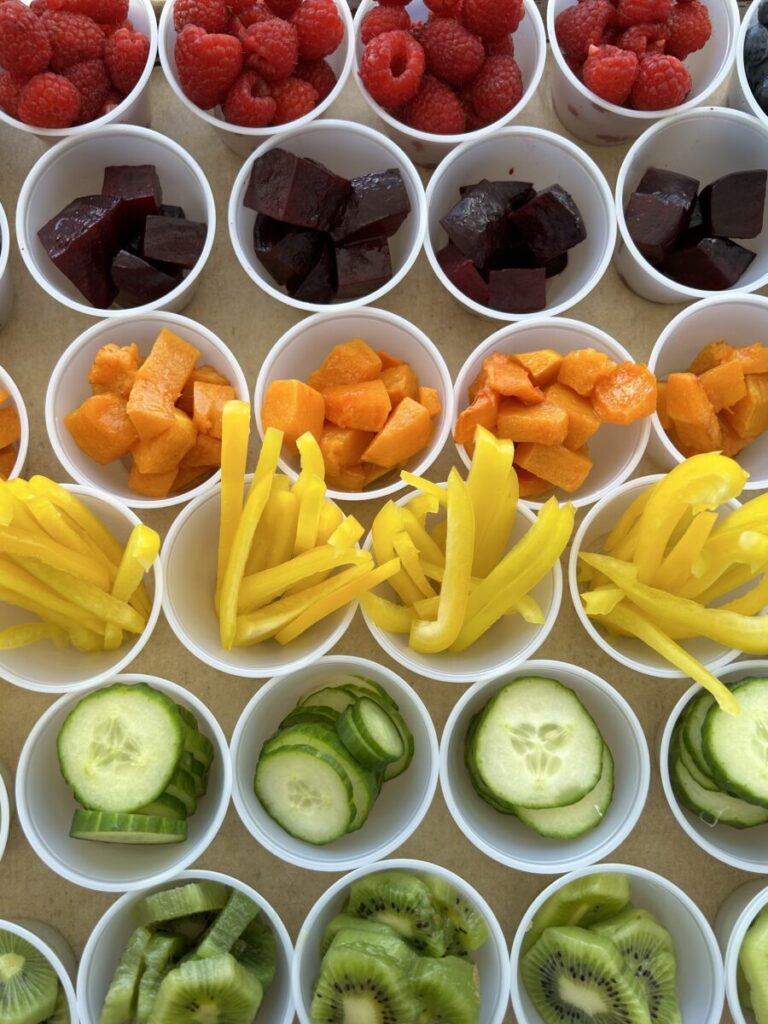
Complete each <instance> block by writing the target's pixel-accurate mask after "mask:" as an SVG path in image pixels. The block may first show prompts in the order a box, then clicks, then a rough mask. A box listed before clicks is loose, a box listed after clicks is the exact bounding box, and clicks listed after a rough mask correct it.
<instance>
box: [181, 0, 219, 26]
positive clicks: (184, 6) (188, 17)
mask: <svg viewBox="0 0 768 1024" xmlns="http://www.w3.org/2000/svg"><path fill="white" fill-rule="evenodd" d="M228 24H229V9H228V8H227V5H226V3H225V0H173V27H174V28H175V29H176V31H177V32H181V30H182V29H183V28H184V26H185V25H199V26H200V28H204V29H205V31H206V32H226V30H227V25H228Z"/></svg>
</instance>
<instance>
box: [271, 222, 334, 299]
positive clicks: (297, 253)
mask: <svg viewBox="0 0 768 1024" xmlns="http://www.w3.org/2000/svg"><path fill="white" fill-rule="evenodd" d="M326 238H327V236H326V235H324V234H323V233H322V232H321V231H313V230H312V229H311V228H297V227H294V226H293V225H292V224H284V223H283V222H282V221H280V220H273V219H272V218H271V217H265V216H264V214H262V213H259V214H257V216H256V221H255V222H254V225H253V248H254V251H255V253H256V256H257V257H258V259H259V261H260V263H261V264H262V266H263V267H264V269H265V270H266V271H267V272H268V273H270V274H271V275H272V277H273V278H274V279H275V281H277V283H278V284H287V283H288V281H290V280H291V279H292V278H296V279H303V278H304V277H306V276H307V274H308V273H309V271H310V270H311V269H312V267H314V265H315V264H316V263H317V261H318V260H319V258H320V250H321V249H322V247H323V244H324V241H325V239H326Z"/></svg>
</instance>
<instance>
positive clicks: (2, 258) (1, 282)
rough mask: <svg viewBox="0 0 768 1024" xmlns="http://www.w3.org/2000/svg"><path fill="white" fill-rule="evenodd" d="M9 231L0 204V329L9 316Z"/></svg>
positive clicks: (11, 293)
mask: <svg viewBox="0 0 768 1024" xmlns="http://www.w3.org/2000/svg"><path fill="white" fill-rule="evenodd" d="M10 255H11V229H10V228H9V227H8V218H7V217H6V215H5V210H4V209H3V207H2V204H1V203H0V328H2V326H3V324H4V323H5V321H6V320H7V319H8V317H9V316H10V315H11V307H12V306H13V282H12V280H11V264H10Z"/></svg>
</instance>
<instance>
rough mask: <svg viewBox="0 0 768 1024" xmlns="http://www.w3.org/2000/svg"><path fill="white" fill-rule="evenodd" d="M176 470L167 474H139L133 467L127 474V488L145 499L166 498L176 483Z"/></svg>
mask: <svg viewBox="0 0 768 1024" xmlns="http://www.w3.org/2000/svg"><path fill="white" fill-rule="evenodd" d="M176 475H177V473H176V470H175V469H172V470H170V472H168V473H140V472H139V471H138V469H137V468H136V467H135V466H132V467H131V472H130V473H129V474H128V486H129V487H130V489H131V490H132V491H136V493H137V494H143V495H144V497H145V498H167V497H168V495H169V494H170V493H171V489H172V488H173V485H174V483H175V482H176Z"/></svg>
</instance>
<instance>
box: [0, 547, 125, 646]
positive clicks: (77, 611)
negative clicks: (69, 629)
mask: <svg viewBox="0 0 768 1024" xmlns="http://www.w3.org/2000/svg"><path fill="white" fill-rule="evenodd" d="M0 587H2V588H3V592H4V593H6V592H7V593H10V594H15V595H16V598H24V599H25V600H26V601H27V602H32V604H33V605H34V607H32V606H28V605H22V604H20V602H19V600H17V599H16V598H14V599H13V600H10V599H8V598H7V597H6V598H3V600H9V603H11V604H16V605H19V607H22V608H26V610H27V611H34V612H35V613H36V614H37V615H39V616H40V618H42V619H46V620H50V621H51V622H58V620H57V619H55V618H54V616H59V617H60V618H61V619H62V620H67V621H68V622H74V623H76V624H77V625H79V626H81V627H82V628H84V629H88V630H89V631H90V632H92V633H94V634H96V635H99V634H100V635H101V636H103V635H104V631H105V621H104V619H102V618H100V617H98V616H96V615H92V614H91V613H90V612H87V611H85V610H84V609H83V608H81V607H80V606H79V605H77V604H74V603H73V602H72V601H70V600H68V598H67V597H66V596H64V597H61V596H60V595H59V594H57V593H56V592H55V591H53V590H51V588H50V587H49V586H47V585H46V584H45V583H41V582H40V580H38V579H37V578H36V577H34V576H32V575H31V574H30V573H28V572H27V571H26V569H23V568H22V567H21V566H20V565H17V564H16V563H15V562H12V561H11V560H10V559H9V558H0ZM59 624H61V623H59ZM65 628H66V627H65ZM101 646H102V641H101V640H99V647H100V648H101Z"/></svg>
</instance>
